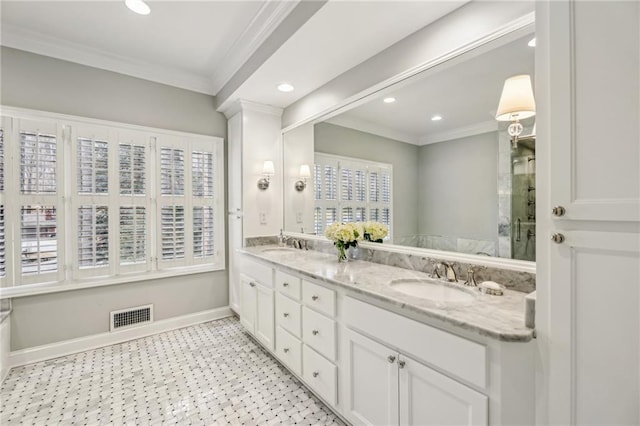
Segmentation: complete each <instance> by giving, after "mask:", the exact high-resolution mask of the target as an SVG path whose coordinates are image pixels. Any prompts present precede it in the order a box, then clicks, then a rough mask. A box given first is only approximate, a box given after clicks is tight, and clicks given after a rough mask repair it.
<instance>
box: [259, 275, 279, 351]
mask: <svg viewBox="0 0 640 426" xmlns="http://www.w3.org/2000/svg"><path fill="white" fill-rule="evenodd" d="M255 288H256V299H257V304H256V305H257V312H256V323H255V324H256V326H255V327H256V337H257V338H258V340H260V342H261V343H262V344H263V345H264V346H265V347H267V348H268V349H269V350H270V351H273V347H274V345H273V344H274V339H273V336H274V332H275V330H274V316H273V290H272V289H270V288H266V287H265V286H263V285H260V284H257V285H256V287H255Z"/></svg>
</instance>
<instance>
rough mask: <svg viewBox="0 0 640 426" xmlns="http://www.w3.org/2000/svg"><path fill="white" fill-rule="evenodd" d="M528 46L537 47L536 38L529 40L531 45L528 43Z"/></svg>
mask: <svg viewBox="0 0 640 426" xmlns="http://www.w3.org/2000/svg"><path fill="white" fill-rule="evenodd" d="M527 46H529V47H536V38H535V37H534V38H532V39H531V40H529V43H527Z"/></svg>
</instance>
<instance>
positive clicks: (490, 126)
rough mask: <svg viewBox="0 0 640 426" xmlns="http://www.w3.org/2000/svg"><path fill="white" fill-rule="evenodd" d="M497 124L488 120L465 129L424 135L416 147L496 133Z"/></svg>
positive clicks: (460, 128)
mask: <svg viewBox="0 0 640 426" xmlns="http://www.w3.org/2000/svg"><path fill="white" fill-rule="evenodd" d="M497 131H498V122H497V121H496V120H488V121H484V122H482V123H476V124H471V125H469V126H465V127H459V128H457V129H453V130H449V131H446V132H441V133H434V134H432V135H424V136H422V137H420V139H419V142H418V145H429V144H432V143H438V142H444V141H450V140H453V139H461V138H466V137H469V136H475V135H480V134H483V133H489V132H497Z"/></svg>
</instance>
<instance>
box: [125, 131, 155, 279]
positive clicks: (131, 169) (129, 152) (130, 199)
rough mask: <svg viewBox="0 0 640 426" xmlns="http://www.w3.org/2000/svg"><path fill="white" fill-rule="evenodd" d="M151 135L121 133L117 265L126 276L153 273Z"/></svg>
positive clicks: (132, 132)
mask: <svg viewBox="0 0 640 426" xmlns="http://www.w3.org/2000/svg"><path fill="white" fill-rule="evenodd" d="M150 145H151V140H150V138H149V135H147V134H145V133H142V132H137V131H131V130H120V131H119V132H118V182H119V183H118V188H119V191H118V192H119V194H118V199H119V202H118V207H119V208H118V222H119V232H118V239H119V242H118V245H117V247H118V264H119V265H120V269H121V270H122V271H125V272H131V271H146V270H150V269H151V259H150V255H149V250H150V247H149V243H148V240H149V236H150V233H151V228H150V224H151V220H152V219H151V212H150V210H151V209H150V197H149V195H150V194H149V191H148V186H149V184H148V181H149V163H150V160H149V148H150Z"/></svg>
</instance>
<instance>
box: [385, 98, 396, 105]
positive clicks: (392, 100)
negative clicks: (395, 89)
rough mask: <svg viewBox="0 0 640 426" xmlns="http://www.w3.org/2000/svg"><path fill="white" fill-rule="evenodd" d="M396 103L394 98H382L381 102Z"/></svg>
mask: <svg viewBox="0 0 640 426" xmlns="http://www.w3.org/2000/svg"><path fill="white" fill-rule="evenodd" d="M395 101H396V98H384V99H383V100H382V102H384V103H385V104H392V103H394V102H395Z"/></svg>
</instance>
